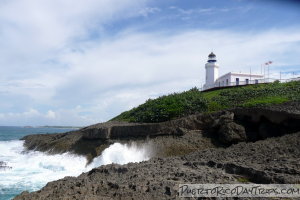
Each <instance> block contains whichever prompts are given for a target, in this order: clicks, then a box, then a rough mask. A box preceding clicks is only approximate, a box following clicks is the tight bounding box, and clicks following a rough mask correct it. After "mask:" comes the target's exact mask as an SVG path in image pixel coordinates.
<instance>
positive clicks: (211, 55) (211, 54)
mask: <svg viewBox="0 0 300 200" xmlns="http://www.w3.org/2000/svg"><path fill="white" fill-rule="evenodd" d="M208 57H209V58H213V57H216V55H215V54H214V53H213V52H211V53H210V54H209V55H208Z"/></svg>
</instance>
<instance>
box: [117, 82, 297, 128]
mask: <svg viewBox="0 0 300 200" xmlns="http://www.w3.org/2000/svg"><path fill="white" fill-rule="evenodd" d="M287 101H300V81H294V82H289V83H278V82H275V83H270V84H258V85H249V86H244V87H233V88H225V89H220V90H215V91H209V92H200V91H199V90H198V89H197V88H193V89H191V90H189V91H186V92H182V93H174V94H170V95H166V96H161V97H159V98H157V99H149V100H147V101H146V102H145V103H144V104H142V105H140V106H138V107H136V108H133V109H131V110H129V111H126V112H123V113H121V114H120V115H118V116H117V117H115V118H113V119H112V120H115V121H128V122H163V121H167V120H171V119H175V118H178V117H182V116H186V115H189V114H195V113H203V112H213V111H218V110H222V109H226V108H234V107H253V106H258V105H260V106H261V105H270V104H278V103H283V102H287Z"/></svg>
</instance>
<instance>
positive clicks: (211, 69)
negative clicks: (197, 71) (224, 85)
mask: <svg viewBox="0 0 300 200" xmlns="http://www.w3.org/2000/svg"><path fill="white" fill-rule="evenodd" d="M205 71H206V79H205V85H204V88H210V87H212V86H214V84H215V82H216V80H217V79H218V77H219V65H218V64H217V58H216V55H215V54H214V53H213V52H211V53H210V54H209V55H208V60H207V63H206V64H205Z"/></svg>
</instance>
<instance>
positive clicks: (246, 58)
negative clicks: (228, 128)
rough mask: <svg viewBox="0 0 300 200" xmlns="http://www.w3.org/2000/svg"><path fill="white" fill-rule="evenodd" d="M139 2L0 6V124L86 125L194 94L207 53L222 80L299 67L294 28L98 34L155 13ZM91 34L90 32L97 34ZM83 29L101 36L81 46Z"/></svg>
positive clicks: (15, 1)
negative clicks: (267, 66) (151, 101)
mask: <svg viewBox="0 0 300 200" xmlns="http://www.w3.org/2000/svg"><path fill="white" fill-rule="evenodd" d="M145 2H146V1H140V0H131V1H130V0H125V1H124V0H122V1H121V0H104V1H97V0H85V1H83V0H79V1H76V3H74V1H71V0H66V1H58V0H52V1H46V0H42V1H38V0H23V1H20V0H11V1H4V2H0V28H1V31H0V54H1V57H0V67H1V75H0V98H1V99H2V101H1V102H0V110H1V112H0V125H28V124H30V125H46V124H47V125H88V124H91V123H95V122H99V121H105V120H108V119H110V118H111V117H113V116H114V115H116V114H119V113H120V112H121V111H124V110H127V109H129V108H132V107H134V106H137V105H138V104H140V103H142V102H144V101H145V100H146V99H148V98H154V97H157V96H159V95H163V94H167V93H172V92H179V91H182V90H187V89H190V88H191V87H194V86H198V87H200V86H201V84H202V83H204V82H203V81H204V65H205V63H206V59H207V55H208V54H209V53H210V51H211V50H213V51H215V53H216V54H217V58H218V61H219V64H220V67H221V68H220V70H221V74H222V73H226V72H228V71H237V70H238V71H239V70H241V71H249V68H250V67H251V68H252V70H253V72H255V71H256V72H259V71H260V65H261V64H262V63H263V62H266V61H268V60H272V61H274V65H273V67H274V68H273V69H272V73H273V74H275V73H277V72H278V71H280V70H282V69H283V68H282V66H285V68H287V67H288V66H289V65H294V66H295V65H298V66H299V64H300V58H299V56H298V55H299V53H300V50H299V49H300V48H299V44H300V34H299V33H300V31H299V29H297V28H290V29H281V30H269V31H260V32H233V31H227V30H182V31H180V32H174V33H170V32H149V33H141V32H138V31H135V30H134V29H131V30H128V29H127V30H124V31H123V32H120V33H119V34H117V35H114V36H113V37H108V36H102V35H101V33H102V32H101V31H102V29H103V27H105V25H106V24H108V23H110V22H113V21H114V20H115V19H117V18H124V17H132V16H133V15H137V16H140V15H141V11H143V12H144V15H148V14H151V13H153V12H159V11H158V10H156V9H152V8H151V9H150V7H148V6H147V5H146V3H145ZM95 27H97V28H95ZM90 29H92V30H93V31H96V32H99V33H100V36H99V37H97V38H96V39H95V38H94V39H93V40H88V39H87V38H89V34H90V31H89V30H90Z"/></svg>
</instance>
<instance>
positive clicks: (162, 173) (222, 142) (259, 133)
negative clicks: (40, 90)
mask: <svg viewBox="0 0 300 200" xmlns="http://www.w3.org/2000/svg"><path fill="white" fill-rule="evenodd" d="M299 111H300V103H299V102H289V103H284V104H278V105H273V106H269V107H255V108H236V109H232V110H226V111H221V112H216V113H207V114H198V115H190V116H187V117H183V118H180V119H176V120H172V121H168V122H162V123H152V124H146V123H125V122H107V123H100V124H95V125H92V126H89V127H85V128H83V129H80V130H78V131H72V132H68V133H63V134H51V135H50V134H46V135H30V136H26V137H24V138H23V139H24V140H25V143H24V144H25V146H26V147H27V149H35V150H39V151H46V152H49V153H61V152H72V153H77V154H80V155H85V156H86V157H87V158H88V159H89V161H90V162H91V160H92V159H93V158H95V157H96V156H98V155H100V154H101V152H102V151H103V150H104V149H105V148H107V147H108V146H109V145H110V144H113V143H115V142H120V143H128V144H129V143H130V142H132V141H134V142H136V143H137V144H142V145H145V144H147V145H150V147H151V149H152V151H153V152H152V155H151V156H152V157H153V158H152V159H150V160H148V161H144V162H141V163H129V164H127V165H115V164H112V165H106V166H101V167H98V168H95V169H93V170H91V171H90V172H87V173H83V174H82V175H80V176H79V177H66V178H64V179H61V180H58V181H54V182H50V183H48V184H47V185H46V186H45V187H44V188H42V189H41V190H39V191H37V192H33V193H28V192H23V193H22V194H21V195H19V196H17V197H16V198H15V199H16V200H21V199H22V200H27V199H28V200H29V199H30V200H35V199H45V198H47V199H99V197H101V198H102V199H114V198H117V199H132V198H133V199H174V198H176V195H177V192H178V184H179V183H245V182H250V183H300V182H299V180H300V132H299V131H300V112H299Z"/></svg>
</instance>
